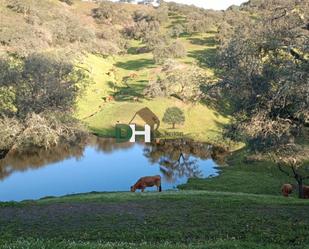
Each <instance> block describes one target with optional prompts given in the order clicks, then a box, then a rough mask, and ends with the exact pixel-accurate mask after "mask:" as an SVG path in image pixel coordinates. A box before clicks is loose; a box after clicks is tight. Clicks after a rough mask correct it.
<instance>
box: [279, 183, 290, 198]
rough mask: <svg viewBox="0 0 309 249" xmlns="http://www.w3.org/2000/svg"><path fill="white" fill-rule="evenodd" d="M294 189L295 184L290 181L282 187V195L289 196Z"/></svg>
mask: <svg viewBox="0 0 309 249" xmlns="http://www.w3.org/2000/svg"><path fill="white" fill-rule="evenodd" d="M292 191H293V186H292V185H291V184H289V183H286V184H283V185H282V187H281V192H282V195H283V196H285V197H289V195H290V194H291V193H292Z"/></svg>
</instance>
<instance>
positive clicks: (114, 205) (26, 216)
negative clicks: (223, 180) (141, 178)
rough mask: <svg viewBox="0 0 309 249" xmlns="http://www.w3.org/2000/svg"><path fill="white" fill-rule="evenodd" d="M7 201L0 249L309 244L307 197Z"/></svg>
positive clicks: (186, 195)
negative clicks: (302, 198) (303, 198)
mask: <svg viewBox="0 0 309 249" xmlns="http://www.w3.org/2000/svg"><path fill="white" fill-rule="evenodd" d="M0 205H1V212H0V226H1V230H0V248H31V249H32V248H308V247H306V246H307V245H308V243H309V240H308V227H309V205H308V202H307V200H299V199H296V198H283V197H281V196H272V195H255V194H244V193H225V192H215V191H214V192H209V191H179V192H175V191H172V192H162V193H143V194H141V193H92V194H86V195H74V196H67V197H62V198H49V199H42V200H39V201H35V202H31V201H30V202H22V203H1V204H0ZM16 238H19V239H18V240H17V241H16ZM27 245H28V246H27Z"/></svg>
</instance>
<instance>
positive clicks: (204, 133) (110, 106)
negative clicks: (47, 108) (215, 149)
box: [76, 34, 229, 142]
mask: <svg viewBox="0 0 309 249" xmlns="http://www.w3.org/2000/svg"><path fill="white" fill-rule="evenodd" d="M213 39H214V38H213V34H206V35H194V36H188V37H183V38H181V39H180V40H181V41H183V44H184V45H185V47H186V49H187V56H186V57H185V58H181V59H179V61H180V62H181V63H185V64H189V65H190V64H193V63H198V59H199V56H202V55H205V54H206V55H209V54H210V55H211V53H212V51H213V50H214V49H215V44H214V43H213ZM140 46H141V44H140V43H139V42H136V41H132V45H131V47H130V48H129V50H128V51H131V50H134V49H136V48H138V47H140ZM83 64H84V66H86V67H87V69H88V70H89V71H90V76H91V78H92V79H93V81H94V83H93V84H91V85H90V86H89V87H88V89H87V92H86V93H85V94H84V95H83V96H82V97H81V98H80V99H79V101H78V104H77V114H76V116H77V117H78V118H80V119H81V120H83V121H84V122H85V123H86V124H87V125H88V126H89V128H90V129H91V130H92V131H93V132H95V133H96V134H99V135H101V136H108V137H110V136H113V132H114V125H115V124H116V123H117V121H120V122H122V123H128V122H129V121H130V120H131V119H132V117H133V116H134V114H135V112H136V111H138V110H139V109H141V108H143V107H149V108H150V109H151V110H152V111H153V112H154V113H155V114H156V115H157V116H158V117H159V118H160V119H161V120H162V117H163V114H164V111H165V110H166V108H168V107H171V106H177V107H179V108H181V109H182V110H183V111H184V113H185V117H186V122H185V124H184V125H183V126H178V127H177V130H176V131H177V132H183V133H184V135H185V136H188V137H191V138H195V139H198V140H200V141H208V142H214V141H216V140H218V139H220V134H221V130H222V128H223V126H224V125H225V124H227V123H228V122H229V117H228V116H223V115H222V114H219V113H218V111H216V110H214V109H212V108H211V107H209V106H207V105H204V104H201V103H199V104H186V103H184V102H182V101H180V100H178V99H176V98H155V99H149V98H146V97H144V95H143V90H144V88H145V87H146V86H147V84H148V81H149V79H150V78H151V77H154V76H155V75H156V71H158V70H159V69H160V65H156V64H155V63H154V61H153V58H152V54H151V53H141V54H130V53H128V54H126V55H123V56H114V57H109V58H103V57H99V56H96V55H88V56H87V57H85V59H84V61H83ZM202 69H203V70H205V72H206V73H207V74H208V75H209V77H214V71H213V70H212V69H211V68H207V67H203V66H202ZM111 71H112V73H109V72H111ZM132 73H134V74H137V77H136V78H135V79H133V80H130V81H129V83H128V86H126V85H124V84H123V83H122V82H121V79H122V78H123V77H125V76H129V75H130V74H132ZM108 74H110V75H108ZM119 92H120V93H121V94H120V95H116V94H117V93H119ZM110 95H112V96H115V101H111V102H107V103H105V102H104V101H103V99H102V98H104V97H107V96H110ZM134 97H138V98H139V101H138V102H135V101H134V100H133V98H134ZM169 128H170V126H169V125H167V124H164V123H162V125H161V129H160V131H161V132H164V131H168V130H169Z"/></svg>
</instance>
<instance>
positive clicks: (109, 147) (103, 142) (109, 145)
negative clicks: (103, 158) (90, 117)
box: [88, 136, 134, 154]
mask: <svg viewBox="0 0 309 249" xmlns="http://www.w3.org/2000/svg"><path fill="white" fill-rule="evenodd" d="M88 145H90V146H92V147H94V148H95V149H96V150H97V151H100V152H104V153H106V154H109V153H112V152H115V150H119V149H121V150H125V149H130V148H131V147H132V146H133V145H134V144H133V143H130V142H126V143H117V142H116V140H115V139H114V138H100V137H97V136H91V137H89V138H88Z"/></svg>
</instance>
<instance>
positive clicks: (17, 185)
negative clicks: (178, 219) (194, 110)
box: [0, 138, 218, 201]
mask: <svg viewBox="0 0 309 249" xmlns="http://www.w3.org/2000/svg"><path fill="white" fill-rule="evenodd" d="M213 155H214V153H213V148H212V147H211V146H209V145H205V144H197V143H188V142H179V141H176V142H175V141H174V142H169V143H164V144H152V145H145V144H131V143H124V144H117V143H114V141H113V140H111V139H99V138H91V139H88V141H87V142H83V143H81V144H78V145H74V146H72V145H71V146H68V145H62V146H58V147H57V148H54V149H52V150H48V151H45V150H42V151H31V153H29V152H28V153H23V154H21V153H9V154H8V155H7V156H6V157H5V158H4V159H2V160H0V201H12V200H14V201H20V200H26V199H39V198H42V197H46V196H62V195H67V194H74V193H86V192H92V191H129V189H130V186H131V185H133V184H134V183H135V182H136V181H137V180H138V179H139V178H140V177H142V176H150V175H161V177H162V188H163V190H168V189H175V188H176V187H177V185H179V184H182V183H185V182H186V181H187V180H188V178H190V177H203V178H205V177H213V176H216V175H217V174H218V168H217V166H218V160H217V162H216V161H215V160H214V159H213V158H212V156H213ZM154 190H155V188H148V189H147V190H146V191H154Z"/></svg>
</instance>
